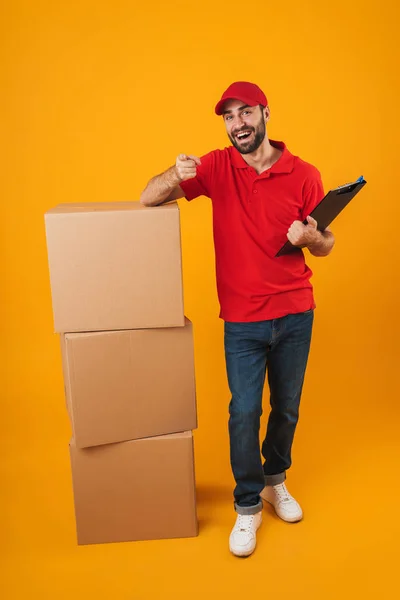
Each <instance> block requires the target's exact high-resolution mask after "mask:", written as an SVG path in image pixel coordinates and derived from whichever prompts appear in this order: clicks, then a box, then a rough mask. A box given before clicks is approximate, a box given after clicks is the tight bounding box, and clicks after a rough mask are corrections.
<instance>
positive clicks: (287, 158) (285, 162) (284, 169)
mask: <svg viewBox="0 0 400 600" xmlns="http://www.w3.org/2000/svg"><path fill="white" fill-rule="evenodd" d="M269 142H270V144H271V146H274V147H275V148H279V150H282V154H281V156H280V157H279V158H278V160H277V161H276V163H274V164H273V165H272V167H271V168H270V169H268V172H269V173H291V172H292V171H293V168H294V156H293V154H292V153H291V152H289V150H288V149H287V148H286V145H285V144H284V143H283V142H278V141H275V140H270V141H269ZM229 151H230V158H231V163H232V165H233V166H234V167H236V168H237V169H252V168H253V167H251V166H250V165H248V164H247V162H246V161H245V160H244V158H243V156H242V155H241V154H240V152H239V150H236V148H235V147H234V146H230V147H229ZM264 173H266V171H264V172H263V173H261V174H260V176H261V175H263V174H264Z"/></svg>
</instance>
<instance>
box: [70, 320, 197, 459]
mask: <svg viewBox="0 0 400 600" xmlns="http://www.w3.org/2000/svg"><path fill="white" fill-rule="evenodd" d="M60 338H61V348H62V356H63V361H62V362H63V372H64V382H65V393H66V399H67V406H68V413H69V416H70V419H71V423H72V429H73V436H74V439H75V443H76V445H77V446H78V447H87V446H97V445H100V444H108V443H113V442H120V441H124V440H132V439H137V438H143V437H150V436H155V435H163V434H167V433H175V432H179V431H186V430H189V429H190V430H191V429H195V428H196V427H197V416H196V388H195V372H194V356H193V333H192V324H191V322H190V321H189V320H188V319H186V324H185V326H184V327H173V328H164V329H137V330H128V331H112V332H97V333H67V334H63V335H61V336H60Z"/></svg>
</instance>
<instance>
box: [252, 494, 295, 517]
mask: <svg viewBox="0 0 400 600" xmlns="http://www.w3.org/2000/svg"><path fill="white" fill-rule="evenodd" d="M261 499H262V501H263V502H267V503H268V504H269V505H270V506H272V508H273V509H274V511H275V514H276V515H277V516H278V517H279V518H280V519H282V521H285V523H299V522H300V521H302V519H303V513H301V517H293V518H289V519H287V518H286V517H282V515H280V514H279V513H278V511H277V510H276V508H275V506H274V505H273V504H272V502H270V501H269V500H266V499H265V498H263V497H262V496H261Z"/></svg>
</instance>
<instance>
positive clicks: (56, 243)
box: [45, 202, 197, 544]
mask: <svg viewBox="0 0 400 600" xmlns="http://www.w3.org/2000/svg"><path fill="white" fill-rule="evenodd" d="M45 223H46V236H47V250H48V259H49V270H50V282H51V291H52V300H53V314H54V325H55V331H56V332H57V333H59V334H60V341H61V354H62V364H63V374H64V382H65V396H66V403H67V410H68V414H69V418H70V421H71V426H72V432H73V437H72V439H71V442H70V456H71V467H72V480H73V488H74V501H75V515H76V526H77V537H78V543H80V544H89V543H102V542H117V541H128V540H139V539H157V538H165V537H188V536H194V535H197V518H196V505H195V481H194V460H193V439H192V430H193V429H195V428H196V427H197V416H196V395H195V375H194V358H193V332H192V324H191V322H190V321H189V320H188V319H187V318H185V316H184V312H183V290H182V268H181V245H180V221H179V209H178V205H177V204H176V203H174V204H168V205H165V206H161V207H157V208H145V207H143V206H142V205H141V204H140V203H139V202H117V203H110V204H108V203H101V204H95V203H85V204H61V205H58V206H56V207H55V208H53V209H52V210H50V211H48V212H47V213H46V215H45Z"/></svg>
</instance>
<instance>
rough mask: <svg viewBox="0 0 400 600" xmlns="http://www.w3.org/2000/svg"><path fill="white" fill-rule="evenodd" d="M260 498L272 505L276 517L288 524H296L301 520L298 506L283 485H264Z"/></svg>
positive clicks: (301, 513)
mask: <svg viewBox="0 0 400 600" xmlns="http://www.w3.org/2000/svg"><path fill="white" fill-rule="evenodd" d="M260 496H261V498H262V499H263V500H265V501H266V502H269V503H270V504H272V506H273V507H274V509H275V512H276V514H277V515H278V517H280V518H281V519H283V520H284V521H287V522H288V523H296V522H297V521H301V519H302V518H303V511H302V510H301V507H300V504H299V503H298V502H296V500H295V499H294V498H293V496H291V495H290V494H289V492H288V491H287V489H286V485H285V484H284V483H278V485H266V486H265V488H264V489H263V491H262V492H261V494H260Z"/></svg>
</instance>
